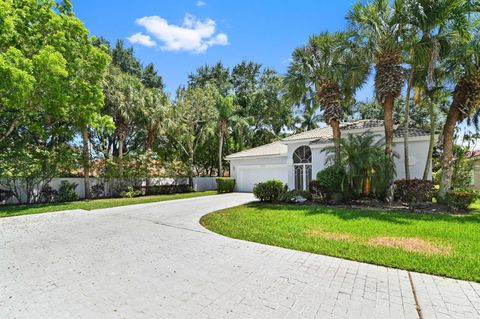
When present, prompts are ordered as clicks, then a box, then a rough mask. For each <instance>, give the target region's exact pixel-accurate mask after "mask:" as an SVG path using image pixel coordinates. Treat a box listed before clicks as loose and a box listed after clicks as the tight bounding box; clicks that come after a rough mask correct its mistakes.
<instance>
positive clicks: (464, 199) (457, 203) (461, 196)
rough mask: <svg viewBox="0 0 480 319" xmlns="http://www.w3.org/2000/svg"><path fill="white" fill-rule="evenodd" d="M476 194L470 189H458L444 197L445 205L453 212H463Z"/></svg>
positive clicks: (475, 197) (474, 198) (476, 196)
mask: <svg viewBox="0 0 480 319" xmlns="http://www.w3.org/2000/svg"><path fill="white" fill-rule="evenodd" d="M477 198H478V193H477V192H476V191H474V190H472V189H459V190H453V191H450V192H448V193H447V194H446V195H445V202H446V204H447V205H448V206H449V207H450V208H452V209H453V210H465V209H467V208H468V207H469V206H470V205H471V204H472V203H473V202H474V201H475V200H476V199H477Z"/></svg>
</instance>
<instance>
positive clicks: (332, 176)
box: [317, 165, 347, 194]
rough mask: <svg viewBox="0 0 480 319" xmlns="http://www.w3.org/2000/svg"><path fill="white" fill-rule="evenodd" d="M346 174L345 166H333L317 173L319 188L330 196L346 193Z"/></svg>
mask: <svg viewBox="0 0 480 319" xmlns="http://www.w3.org/2000/svg"><path fill="white" fill-rule="evenodd" d="M346 177H347V176H346V174H345V170H344V168H343V166H341V165H331V166H328V167H326V168H324V169H323V170H321V171H319V172H318V173H317V182H318V186H319V188H321V189H322V190H323V191H324V192H326V193H328V194H333V193H343V192H344V191H345V180H346Z"/></svg>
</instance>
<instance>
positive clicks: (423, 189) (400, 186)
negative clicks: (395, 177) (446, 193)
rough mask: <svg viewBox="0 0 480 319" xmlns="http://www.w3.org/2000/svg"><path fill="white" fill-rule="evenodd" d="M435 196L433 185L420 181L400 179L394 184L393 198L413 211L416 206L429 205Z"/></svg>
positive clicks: (431, 182)
mask: <svg viewBox="0 0 480 319" xmlns="http://www.w3.org/2000/svg"><path fill="white" fill-rule="evenodd" d="M434 195H435V183H434V182H433V181H426V180H422V179H402V180H399V181H396V182H395V197H396V198H397V199H399V200H400V201H402V202H405V203H407V204H408V207H409V208H410V209H411V210H414V209H415V208H416V207H417V206H418V204H421V203H431V202H432V199H433V196H434Z"/></svg>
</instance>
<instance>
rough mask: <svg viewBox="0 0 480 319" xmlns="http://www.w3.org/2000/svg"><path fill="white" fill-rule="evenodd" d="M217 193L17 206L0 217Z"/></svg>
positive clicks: (0, 209) (0, 212)
mask: <svg viewBox="0 0 480 319" xmlns="http://www.w3.org/2000/svg"><path fill="white" fill-rule="evenodd" d="M215 194H217V191H204V192H193V193H184V194H172V195H153V196H141V197H134V198H105V199H93V200H81V201H75V202H68V203H54V204H35V205H15V206H6V207H0V217H8V216H18V215H26V214H38V213H46V212H55V211H61V210H69V209H85V210H94V209H100V208H109V207H117V206H127V205H134V204H144V203H154V202H163V201H166V200H172V199H182V198H192V197H200V196H208V195H215Z"/></svg>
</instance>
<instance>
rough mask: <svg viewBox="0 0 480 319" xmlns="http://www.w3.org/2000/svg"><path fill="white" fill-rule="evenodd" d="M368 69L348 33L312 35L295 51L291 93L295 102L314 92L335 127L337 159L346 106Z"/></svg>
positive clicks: (328, 121) (290, 74) (361, 83)
mask: <svg viewBox="0 0 480 319" xmlns="http://www.w3.org/2000/svg"><path fill="white" fill-rule="evenodd" d="M369 69H370V65H369V64H368V61H367V60H366V59H365V58H364V57H363V56H362V55H361V51H360V50H359V49H358V46H357V45H356V43H354V42H352V41H350V34H348V33H345V32H337V33H327V32H324V33H321V34H319V35H316V36H312V37H310V39H309V41H308V44H307V45H305V46H304V47H301V48H297V49H295V51H294V52H293V56H292V62H291V63H290V66H289V68H288V75H287V85H288V90H289V95H290V97H291V98H292V99H293V101H294V102H296V103H302V102H303V101H305V99H306V97H309V96H311V95H313V96H314V97H315V98H316V100H317V102H318V104H319V105H320V107H321V108H322V110H323V117H324V119H325V121H326V122H327V123H328V124H329V125H330V126H331V127H332V131H333V139H334V144H335V146H336V150H337V151H336V154H337V157H336V159H337V161H339V160H340V158H339V156H340V150H339V148H340V145H339V139H340V137H341V133H340V121H341V120H342V119H343V116H344V112H343V106H344V104H345V103H346V102H347V101H349V100H350V99H351V98H352V97H353V95H354V94H355V91H356V90H357V89H358V88H359V87H361V86H362V85H363V84H364V82H365V81H366V78H367V76H368V73H369Z"/></svg>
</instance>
